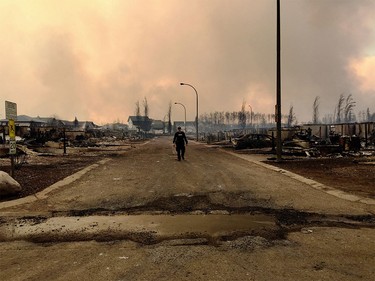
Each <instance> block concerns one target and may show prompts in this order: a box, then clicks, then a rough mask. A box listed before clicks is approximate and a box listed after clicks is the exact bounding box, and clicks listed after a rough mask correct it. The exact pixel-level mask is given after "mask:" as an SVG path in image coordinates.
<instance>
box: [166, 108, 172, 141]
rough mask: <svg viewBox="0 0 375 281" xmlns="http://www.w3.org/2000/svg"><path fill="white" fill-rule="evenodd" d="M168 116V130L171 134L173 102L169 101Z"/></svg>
mask: <svg viewBox="0 0 375 281" xmlns="http://www.w3.org/2000/svg"><path fill="white" fill-rule="evenodd" d="M167 118H168V125H167V130H168V134H171V132H172V121H171V120H172V102H171V101H169V104H168V112H167Z"/></svg>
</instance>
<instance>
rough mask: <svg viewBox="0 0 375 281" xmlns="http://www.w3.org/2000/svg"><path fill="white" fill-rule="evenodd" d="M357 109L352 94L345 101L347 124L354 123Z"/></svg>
mask: <svg viewBox="0 0 375 281" xmlns="http://www.w3.org/2000/svg"><path fill="white" fill-rule="evenodd" d="M354 107H355V101H354V100H353V98H352V95H351V94H350V95H349V96H348V97H347V98H346V100H345V109H344V120H345V122H352V121H353V120H354V115H353V108H354Z"/></svg>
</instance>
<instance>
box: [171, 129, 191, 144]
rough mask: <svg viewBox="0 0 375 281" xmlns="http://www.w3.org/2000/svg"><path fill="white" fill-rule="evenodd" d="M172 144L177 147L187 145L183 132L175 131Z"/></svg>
mask: <svg viewBox="0 0 375 281" xmlns="http://www.w3.org/2000/svg"><path fill="white" fill-rule="evenodd" d="M173 143H175V144H176V145H178V146H185V143H186V144H187V143H188V140H187V138H186V136H185V133H184V132H183V131H177V132H176V133H175V134H174V138H173Z"/></svg>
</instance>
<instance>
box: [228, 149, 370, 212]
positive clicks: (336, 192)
mask: <svg viewBox="0 0 375 281" xmlns="http://www.w3.org/2000/svg"><path fill="white" fill-rule="evenodd" d="M222 151H224V152H226V153H228V154H231V155H233V156H236V157H238V158H241V159H244V160H246V161H248V162H251V163H254V164H256V165H258V166H262V167H264V168H266V169H269V170H272V171H275V172H277V173H280V174H283V175H285V176H287V177H289V178H292V179H295V180H297V181H299V182H302V183H304V184H307V185H309V186H311V187H312V188H314V189H316V190H319V191H322V192H325V193H327V194H330V195H333V196H335V197H337V198H340V199H344V200H347V201H351V202H358V203H362V204H366V205H375V199H372V198H367V197H362V196H358V195H354V194H350V193H347V192H344V191H342V190H339V189H336V188H333V187H332V186H328V185H325V184H322V183H320V182H317V181H315V180H312V179H308V178H305V177H303V176H301V175H298V174H295V173H292V172H290V171H287V170H284V169H281V168H279V167H275V166H272V165H269V164H266V163H263V162H261V161H257V160H254V159H252V158H251V156H249V155H244V154H237V153H233V152H230V151H226V150H222Z"/></svg>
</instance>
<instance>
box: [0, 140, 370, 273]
mask: <svg viewBox="0 0 375 281" xmlns="http://www.w3.org/2000/svg"><path fill="white" fill-rule="evenodd" d="M257 160H258V159H255V158H251V156H241V157H238V156H237V155H232V154H230V153H226V152H224V151H222V150H220V149H218V148H215V147H210V146H206V145H204V144H200V143H196V142H194V141H190V142H189V145H188V147H187V152H186V160H185V161H177V160H176V155H175V154H174V151H173V147H172V140H171V138H158V139H154V140H152V141H150V142H148V143H146V144H144V145H142V146H138V147H137V148H134V149H132V150H130V151H128V152H126V153H124V154H123V155H121V156H119V157H117V158H114V159H110V160H105V161H102V162H100V163H97V164H95V165H93V166H90V167H88V168H86V169H85V170H82V171H81V172H80V173H78V174H76V175H73V176H71V177H69V178H67V179H66V180H64V181H62V182H59V183H57V184H55V185H53V186H51V187H50V188H48V189H46V190H44V191H43V192H41V193H39V194H37V195H36V196H31V197H27V198H22V199H19V200H14V201H10V202H3V203H1V204H0V241H2V242H1V243H0V250H1V252H2V259H1V261H0V269H1V273H0V274H1V275H0V277H1V280H373V279H372V278H373V276H374V273H375V272H374V268H375V249H374V246H373V241H374V238H375V230H374V226H375V220H374V214H375V205H374V204H373V202H372V201H371V200H370V201H368V200H366V198H353V197H350V196H348V194H343V193H337V192H336V190H335V188H334V187H326V186H323V185H319V183H316V182H311V181H306V180H305V179H303V178H296V177H295V176H294V175H293V174H287V173H286V172H285V171H283V170H280V169H277V168H276V169H275V168H273V169H272V168H271V167H268V165H263V164H262V163H259V162H258V161H257Z"/></svg>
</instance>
